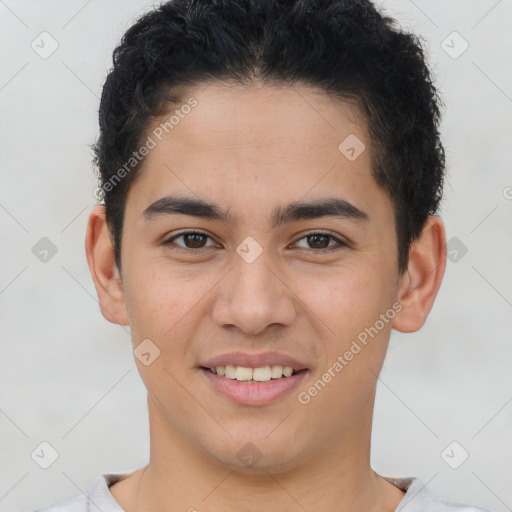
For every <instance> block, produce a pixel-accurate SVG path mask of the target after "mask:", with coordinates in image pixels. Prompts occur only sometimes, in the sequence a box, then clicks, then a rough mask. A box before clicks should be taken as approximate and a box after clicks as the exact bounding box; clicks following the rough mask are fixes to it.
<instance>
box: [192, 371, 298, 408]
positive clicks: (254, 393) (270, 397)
mask: <svg viewBox="0 0 512 512" xmlns="http://www.w3.org/2000/svg"><path fill="white" fill-rule="evenodd" d="M200 370H201V373H202V374H203V375H204V376H205V377H206V378H207V379H208V381H209V382H210V383H211V384H212V386H213V388H214V389H215V390H216V391H218V392H219V393H221V394H223V395H224V396H227V397H229V398H231V399H232V400H233V401H234V402H236V403H238V404H243V405H265V404H268V403H271V402H273V401H275V400H277V399H279V398H281V397H283V396H284V395H286V394H287V393H289V392H290V391H291V390H292V389H294V388H296V387H297V386H298V385H299V384H300V383H301V382H302V380H303V379H304V377H305V376H306V374H307V373H308V370H301V371H300V372H298V373H296V374H295V375H291V376H290V377H281V378H280V379H271V380H269V381H266V382H252V383H251V382H244V381H238V380H234V379H228V378H227V377H223V376H222V375H217V374H215V373H212V372H211V371H209V370H205V369H204V368H200Z"/></svg>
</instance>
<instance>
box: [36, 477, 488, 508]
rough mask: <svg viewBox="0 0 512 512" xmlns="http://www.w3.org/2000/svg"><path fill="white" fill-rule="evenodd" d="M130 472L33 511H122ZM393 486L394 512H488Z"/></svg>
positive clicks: (416, 487)
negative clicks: (117, 489) (117, 490)
mask: <svg viewBox="0 0 512 512" xmlns="http://www.w3.org/2000/svg"><path fill="white" fill-rule="evenodd" d="M130 474H131V473H105V474H102V475H99V476H98V477H97V478H96V480H95V481H94V482H93V484H92V485H91V487H90V489H89V491H88V492H87V494H86V495H84V494H82V495H80V496H76V497H74V498H69V499H67V500H65V501H62V502H61V503H58V504H56V505H51V506H49V507H45V508H42V509H39V510H37V511H35V512H125V510H124V509H122V508H121V506H120V505H119V503H117V501H116V500H115V499H114V497H113V496H112V494H111V493H110V490H109V487H110V486H111V485H113V484H115V483H116V482H118V481H119V480H122V479H123V478H126V477H127V476H129V475H130ZM382 478H384V479H385V480H387V481H388V482H389V483H391V484H393V485H395V486H396V487H398V488H399V489H401V490H402V491H406V493H405V496H404V497H403V498H402V501H401V502H400V504H399V505H398V507H397V508H396V510H395V512H489V511H488V510H485V509H483V508H479V507H473V506H471V505H465V504H463V503H456V502H453V501H449V500H444V499H442V498H440V497H438V496H436V495H434V494H432V493H431V492H430V491H429V490H428V489H427V488H426V487H425V485H424V484H423V482H422V481H421V480H420V479H419V478H416V477H408V478H391V477H385V476H384V477H382Z"/></svg>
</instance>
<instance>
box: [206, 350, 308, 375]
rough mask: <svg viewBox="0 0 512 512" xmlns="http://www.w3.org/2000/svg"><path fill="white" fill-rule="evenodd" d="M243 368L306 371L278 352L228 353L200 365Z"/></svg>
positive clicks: (300, 364) (303, 367)
mask: <svg viewBox="0 0 512 512" xmlns="http://www.w3.org/2000/svg"><path fill="white" fill-rule="evenodd" d="M228 365H231V366H243V367H245V368H260V367H262V366H273V365H280V366H289V367H291V368H293V369H294V370H295V371H300V370H304V369H307V366H306V365H305V364H304V363H302V362H301V361H299V360H297V359H295V358H294V357H292V356H289V355H287V354H282V353H280V352H260V353H256V354H250V353H248V352H229V353H225V354H220V355H218V356H215V357H212V358H211V359H208V360H206V361H204V362H203V363H201V364H200V366H203V367H205V368H215V367H216V366H228Z"/></svg>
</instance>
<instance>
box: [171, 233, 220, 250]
mask: <svg viewBox="0 0 512 512" xmlns="http://www.w3.org/2000/svg"><path fill="white" fill-rule="evenodd" d="M209 238H210V237H209V236H208V235H206V234H205V233H200V232H198V231H185V232H183V233H179V234H177V235H174V236H173V237H171V238H169V239H168V240H166V241H165V242H164V245H171V244H174V245H177V246H178V247H180V248H182V249H185V250H186V249H190V250H195V249H203V248H205V247H211V245H209V246H208V245H206V241H207V240H208V239H209ZM180 239H181V240H182V241H183V245H182V244H179V243H176V242H175V240H180ZM210 239H211V238H210ZM212 241H213V240H212ZM213 245H215V244H213Z"/></svg>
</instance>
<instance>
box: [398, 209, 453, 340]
mask: <svg viewBox="0 0 512 512" xmlns="http://www.w3.org/2000/svg"><path fill="white" fill-rule="evenodd" d="M445 268H446V234H445V229H444V223H443V221H442V220H441V218H440V217H438V216H436V215H431V216H429V217H428V219H427V222H426V224H425V227H424V228H423V231H422V233H421V235H420V238H418V239H417V240H415V241H414V242H413V244H412V245H411V249H410V252H409V263H408V266H407V270H406V272H404V274H403V275H402V277H401V279H400V284H399V291H398V301H399V302H400V303H401V305H402V309H401V310H400V312H399V313H398V314H397V315H396V316H395V318H394V320H393V323H392V327H393V329H395V330H397V331H400V332H415V331H417V330H419V329H420V328H421V327H422V326H423V324H424V323H425V321H426V319H427V317H428V314H429V313H430V310H431V309H432V306H433V304H434V300H435V298H436V296H437V292H438V291H439V288H440V286H441V282H442V280H443V276H444V271H445Z"/></svg>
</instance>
